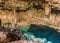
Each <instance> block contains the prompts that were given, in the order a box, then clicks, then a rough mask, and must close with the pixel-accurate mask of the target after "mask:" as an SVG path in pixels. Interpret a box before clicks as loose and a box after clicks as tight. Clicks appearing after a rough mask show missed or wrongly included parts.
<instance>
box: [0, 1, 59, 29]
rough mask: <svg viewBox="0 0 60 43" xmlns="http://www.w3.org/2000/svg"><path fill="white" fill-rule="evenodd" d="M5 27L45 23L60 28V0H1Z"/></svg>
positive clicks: (0, 7) (0, 15)
mask: <svg viewBox="0 0 60 43" xmlns="http://www.w3.org/2000/svg"><path fill="white" fill-rule="evenodd" d="M0 19H1V21H2V26H4V27H12V28H14V27H16V26H20V25H28V24H38V25H40V24H43V25H48V26H50V27H54V28H55V29H57V30H60V0H29V1H28V0H0Z"/></svg>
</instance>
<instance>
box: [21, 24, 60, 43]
mask: <svg viewBox="0 0 60 43" xmlns="http://www.w3.org/2000/svg"><path fill="white" fill-rule="evenodd" d="M20 30H21V31H22V32H23V36H24V37H25V39H26V40H32V41H41V42H42V43H60V33H58V32H57V31H56V30H54V29H53V28H51V27H49V26H44V25H40V26H37V25H35V24H32V25H31V26H30V27H22V28H20Z"/></svg>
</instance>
